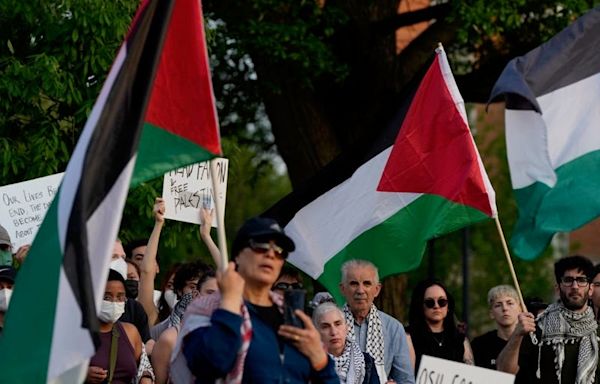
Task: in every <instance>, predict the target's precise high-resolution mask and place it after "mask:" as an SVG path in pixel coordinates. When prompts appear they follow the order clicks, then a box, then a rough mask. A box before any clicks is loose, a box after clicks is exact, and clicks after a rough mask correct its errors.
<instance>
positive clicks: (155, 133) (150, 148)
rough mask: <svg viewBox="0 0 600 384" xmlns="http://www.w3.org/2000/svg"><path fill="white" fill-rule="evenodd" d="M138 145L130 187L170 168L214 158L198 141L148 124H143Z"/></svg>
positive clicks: (160, 174)
mask: <svg viewBox="0 0 600 384" xmlns="http://www.w3.org/2000/svg"><path fill="white" fill-rule="evenodd" d="M138 148H139V151H138V153H137V159H136V162H135V168H134V170H133V176H132V177H131V187H135V186H137V185H138V184H140V183H142V182H144V181H147V180H150V179H153V178H155V177H158V176H162V175H163V174H164V173H166V172H168V171H170V170H172V169H175V168H179V167H182V166H184V165H188V164H192V163H198V162H201V161H205V160H209V159H212V158H213V157H215V154H213V153H211V152H209V151H207V150H206V149H204V148H202V147H200V146H199V145H198V144H196V143H194V142H192V141H189V140H187V139H185V138H183V137H181V136H178V135H175V134H172V133H170V132H168V131H166V130H164V129H162V128H160V127H157V126H155V125H152V124H150V123H145V124H144V130H143V131H142V137H141V139H140V144H139V146H138Z"/></svg>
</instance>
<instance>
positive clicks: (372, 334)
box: [343, 304, 385, 373]
mask: <svg viewBox="0 0 600 384" xmlns="http://www.w3.org/2000/svg"><path fill="white" fill-rule="evenodd" d="M343 310H344V317H345V318H346V324H348V336H347V338H348V339H350V340H353V341H354V342H355V343H356V344H357V345H358V344H359V340H358V337H357V336H356V335H355V331H354V316H353V315H352V312H350V308H349V307H348V304H344V308H343ZM366 321H367V345H366V348H365V352H367V353H368V354H369V355H371V356H372V357H373V359H374V360H375V365H376V366H377V371H378V373H380V372H382V371H384V369H383V366H384V364H385V359H384V351H385V340H384V338H383V324H382V323H381V318H380V317H379V311H378V310H377V307H376V306H375V304H371V309H370V310H369V314H368V315H367V319H366Z"/></svg>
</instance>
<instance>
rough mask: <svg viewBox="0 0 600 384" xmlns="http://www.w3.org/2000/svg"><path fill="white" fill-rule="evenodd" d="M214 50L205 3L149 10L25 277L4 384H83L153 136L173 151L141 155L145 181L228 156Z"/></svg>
mask: <svg viewBox="0 0 600 384" xmlns="http://www.w3.org/2000/svg"><path fill="white" fill-rule="evenodd" d="M171 15H172V17H171ZM203 40H204V37H203V32H202V14H201V10H200V4H199V2H198V1H197V0H177V1H176V2H175V1H164V0H158V1H156V0H151V1H144V2H143V4H142V5H141V6H140V9H139V10H138V13H137V15H136V17H135V19H134V22H133V24H132V26H131V29H130V32H129V34H128V36H127V38H126V40H125V42H124V43H123V45H122V47H121V49H120V50H119V52H118V54H117V57H116V59H115V62H114V63H113V66H112V69H111V71H110V73H109V75H108V78H107V80H106V82H105V84H104V86H103V88H102V91H101V93H100V96H99V97H98V100H97V101H96V104H95V105H94V108H93V110H92V113H91V114H90V116H89V119H88V121H87V123H86V125H85V127H84V130H83V132H82V134H81V137H80V138H79V141H78V143H77V146H76V148H75V150H74V153H73V155H72V157H71V160H70V161H69V164H68V166H67V169H66V172H65V175H64V179H63V182H62V184H61V186H60V189H59V192H58V194H57V196H56V198H55V199H54V202H53V203H52V205H51V207H50V209H49V211H48V212H47V214H46V218H45V220H44V222H43V223H42V226H41V228H40V230H39V232H38V234H37V237H36V239H35V241H34V243H33V245H32V248H31V250H30V252H29V256H28V257H27V260H26V261H25V263H24V264H23V266H22V268H21V270H20V271H19V274H18V277H17V281H16V284H15V291H14V295H13V296H12V301H11V303H10V308H9V311H8V313H7V316H6V322H5V328H4V333H3V335H2V338H1V339H0V351H3V353H2V358H1V359H0V382H2V383H43V382H53V383H56V382H64V383H80V382H82V381H83V377H82V375H85V373H86V371H87V364H88V359H89V358H90V357H91V356H92V355H93V354H94V352H95V346H94V339H95V335H96V332H97V331H98V326H99V323H98V318H97V308H99V306H100V302H101V300H102V295H103V293H104V287H105V285H106V278H107V274H108V265H109V262H110V258H111V255H110V254H111V251H112V248H113V245H114V241H115V238H116V235H117V231H118V228H119V223H120V221H121V215H122V210H123V205H124V203H125V198H126V195H127V191H128V188H129V185H130V181H131V177H132V174H133V170H134V164H135V163H136V152H137V147H138V142H139V141H140V136H141V135H142V130H143V129H144V139H142V144H147V143H153V142H154V143H156V141H157V140H160V141H161V143H162V145H160V146H156V147H154V148H152V151H157V153H156V155H155V156H154V157H151V156H149V155H144V156H141V155H140V158H139V159H138V162H137V166H136V172H138V171H139V173H137V174H138V175H142V174H144V175H145V176H143V177H142V176H139V177H138V181H143V180H144V178H147V177H151V176H152V175H155V174H156V173H159V174H160V173H162V172H164V171H165V170H167V169H171V168H174V167H177V166H179V165H181V162H188V161H198V160H205V159H207V158H208V157H211V156H213V154H215V153H218V152H220V148H219V136H218V131H217V124H216V115H215V111H214V101H213V96H212V92H211V89H210V80H209V79H208V76H209V73H208V66H207V61H206V51H205V47H204V43H203ZM163 43H164V50H162V49H161V48H162V47H163ZM184 53H185V60H183V59H182V57H183V56H184ZM170 55H173V56H170ZM159 62H160V67H159ZM179 66H181V69H180V67H179ZM157 67H159V68H158V74H157ZM155 75H156V78H157V86H156V87H154V88H153V87H152V85H153V79H154V78H155ZM184 77H185V78H184ZM161 79H162V80H161ZM161 81H162V82H161ZM186 82H188V84H187V85H186V84H185V83H186ZM151 96H152V100H151V101H150V99H151ZM182 98H186V100H185V101H184V100H182ZM188 99H189V100H188ZM149 101H150V107H148V103H149ZM191 105H193V106H194V108H191ZM147 111H148V113H147V114H146V112H147ZM147 130H151V132H147ZM173 143H175V146H173V145H174V144H173ZM167 147H168V148H167ZM144 150H146V151H147V148H140V152H141V153H144ZM165 152H166V153H165ZM175 152H178V153H175ZM155 160H159V161H160V163H158V164H157V163H156V162H155ZM148 169H150V172H147V171H148Z"/></svg>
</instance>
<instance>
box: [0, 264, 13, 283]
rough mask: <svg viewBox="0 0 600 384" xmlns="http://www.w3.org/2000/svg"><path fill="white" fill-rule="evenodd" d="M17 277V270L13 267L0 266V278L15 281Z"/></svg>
mask: <svg viewBox="0 0 600 384" xmlns="http://www.w3.org/2000/svg"><path fill="white" fill-rule="evenodd" d="M16 277H17V271H16V270H15V269H14V268H13V267H9V266H7V265H5V266H2V267H0V280H5V281H10V282H11V283H13V284H14V283H15V278H16Z"/></svg>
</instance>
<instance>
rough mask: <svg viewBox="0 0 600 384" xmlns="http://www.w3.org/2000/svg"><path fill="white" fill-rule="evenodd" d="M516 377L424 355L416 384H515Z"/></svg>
mask: <svg viewBox="0 0 600 384" xmlns="http://www.w3.org/2000/svg"><path fill="white" fill-rule="evenodd" d="M514 382H515V376H514V375H511V374H509V373H506V372H500V371H493V370H491V369H486V368H481V367H476V366H474V365H467V364H462V363H457V362H455V361H450V360H444V359H439V358H437V357H431V356H427V355H423V357H422V358H421V364H420V365H419V372H418V373H417V379H416V380H415V383H416V384H513V383H514Z"/></svg>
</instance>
